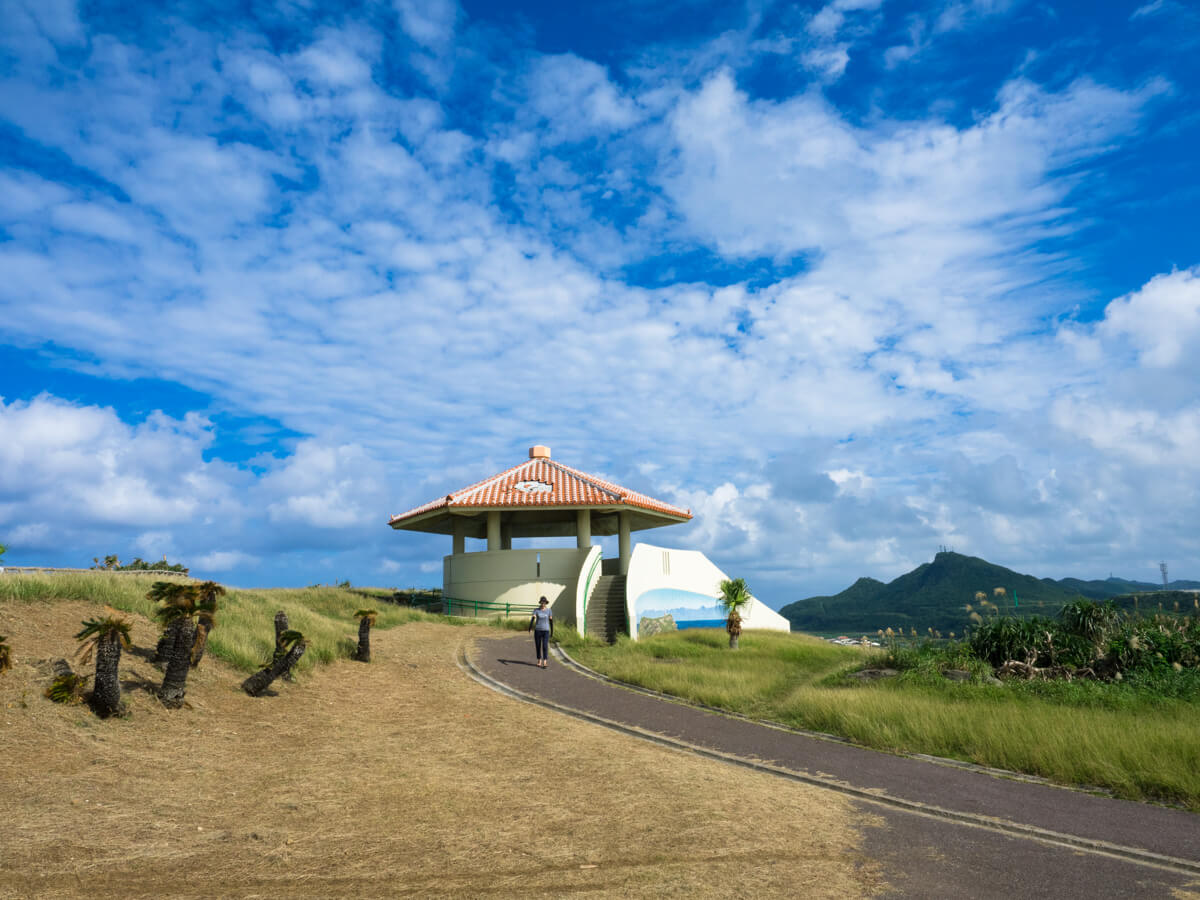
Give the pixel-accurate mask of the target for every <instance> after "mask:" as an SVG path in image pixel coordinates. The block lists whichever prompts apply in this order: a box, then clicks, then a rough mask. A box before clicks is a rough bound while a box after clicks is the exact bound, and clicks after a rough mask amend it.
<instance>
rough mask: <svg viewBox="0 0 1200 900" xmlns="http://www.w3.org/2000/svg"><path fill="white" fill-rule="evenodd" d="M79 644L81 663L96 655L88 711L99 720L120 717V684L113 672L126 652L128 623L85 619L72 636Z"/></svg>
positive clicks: (110, 619) (115, 617) (109, 618)
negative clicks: (123, 652)
mask: <svg viewBox="0 0 1200 900" xmlns="http://www.w3.org/2000/svg"><path fill="white" fill-rule="evenodd" d="M75 638H76V640H79V641H82V642H83V643H82V646H81V647H80V653H81V654H82V655H81V661H82V662H85V663H86V662H87V661H88V660H89V659H90V658H91V656H92V654H93V653H95V655H96V680H95V681H94V682H93V684H92V709H94V710H95V711H96V715H98V716H100V717H101V718H104V719H106V718H108V717H109V716H113V715H119V714H120V713H121V707H122V704H121V681H120V679H119V678H118V677H117V668H118V666H119V665H120V662H121V648H122V647H124V648H125V649H126V650H128V649H129V646H130V644H129V623H128V622H127V621H125V620H124V619H122V618H119V617H117V616H115V615H110V616H107V617H105V618H103V619H87V620H85V621H84V623H83V630H82V631H80V632H79V634H77V635H75Z"/></svg>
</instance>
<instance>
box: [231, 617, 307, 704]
mask: <svg viewBox="0 0 1200 900" xmlns="http://www.w3.org/2000/svg"><path fill="white" fill-rule="evenodd" d="M279 641H280V643H281V644H282V645H283V646H284V647H287V648H288V649H287V651H286V652H285V653H284V654H283V655H282V656H279V657H276V658H275V659H274V660H272V661H271V663H270V664H268V665H266V666H264V667H263V668H261V669H259V670H258V671H257V672H255V673H254V674H253V675H251V676H250V677H249V678H247V679H246V680H245V681H243V682H242V690H244V691H245V692H246V693H247V694H249V695H250V696H251V697H258V696H259V695H261V694H262V693H263V692H264V691H266V689H267V688H269V687H270V686H271V682H273V681H274V680H275V679H276V678H278V677H279V676H280V675H287V674H289V673H290V672H291V671H292V667H293V666H295V665H296V663H298V662H299V661H300V657H302V656H303V655H304V651H305V650H307V649H308V641H307V640H306V639H305V637H304V635H302V634H301V633H300V632H299V631H285V632H284V633H283V634H282V635H280V637H279Z"/></svg>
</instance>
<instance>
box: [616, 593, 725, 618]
mask: <svg viewBox="0 0 1200 900" xmlns="http://www.w3.org/2000/svg"><path fill="white" fill-rule="evenodd" d="M633 611H634V614H635V615H636V616H637V617H638V619H643V618H646V619H658V618H661V617H663V616H665V615H670V616H672V617H673V618H674V619H675V623H676V625H678V627H680V628H684V627H690V628H697V627H701V628H709V627H712V626H710V625H707V624H706V625H687V626H685V625H684V624H683V623H684V622H689V623H690V622H712V621H714V620H717V621H720V622H721V623H722V624H724V622H725V617H724V615H723V614H722V613H721V607H720V606H719V605H718V603H717V598H716V597H714V596H712V595H711V594H701V593H698V592H696V591H684V590H680V589H679V588H654V589H653V590H650V591H644V592H642V593H641V594H639V595H638V598H637V600H636V601H634V604H633Z"/></svg>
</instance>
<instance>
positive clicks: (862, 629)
mask: <svg viewBox="0 0 1200 900" xmlns="http://www.w3.org/2000/svg"><path fill="white" fill-rule="evenodd" d="M998 587H1002V588H1004V596H1003V597H997V596H995V594H994V591H995V589H996V588H998ZM1170 587H1171V588H1172V589H1173V590H1188V589H1195V588H1200V582H1193V581H1175V582H1172V583H1171V585H1170ZM1160 589H1161V586H1160V585H1154V584H1151V583H1148V582H1137V581H1127V580H1124V579H1120V578H1109V579H1106V580H1104V581H1082V580H1080V579H1077V578H1064V579H1062V580H1061V581H1055V580H1054V579H1051V578H1036V577H1034V576H1032V575H1023V574H1021V573H1019V572H1014V571H1013V570H1012V569H1006V568H1005V567H1004V566H997V565H995V564H993V563H990V562H988V561H987V560H985V559H980V558H978V557H975V556H964V555H962V554H960V553H950V552H943V553H939V554H937V555H936V556H935V557H934V558H933V562H929V563H925V564H923V565H920V566H918V567H917V568H915V569H913V571H911V572H909V573H907V574H905V575H901V576H900V577H899V578H897V579H895V580H894V581H891V582H888V583H887V584H884V583H883V582H881V581H876V580H875V579H873V578H860V579H858V581H856V582H854V584H852V585H850V587H848V588H846V590H844V591H842V592H841V593H838V594H834V595H833V596H829V597H809V598H807V599H805V600H798V601H796V602H795V603H789V604H788V605H787V606H785V607H783V609H781V610H780V611H779V612H780V613H781V614H782V615H783V616H785V617H786V618H787V619H788V621H790V622H791V623H792V627H793V628H794V629H796V630H798V631H817V632H830V631H842V632H847V633H857V634H871V633H874V632H875V631H877V630H878V629H881V628H895V629H901V628H903V629H904V631H906V632H907V631H909V630H910V629H913V628H916V629H917V631H919V632H924V631H925V630H926V629H927V628H934V629H937V630H938V631H941V632H943V633H947V632H950V631H954V632H957V633H961V632H962V630H963V629H964V628H965V627H966V626H967V624H968V621H969V620H968V616H969V613H968V612H967V610H966V605H967V604H968V603H974V602H975V594H976V592H978V591H983V592H984V593H986V594H987V595H988V599H989V600H990V601H993V602H995V603H997V605H999V606H1000V608H1001V610H1002V611H1006V612H1010V613H1013V612H1015V613H1017V614H1020V615H1034V614H1040V615H1054V614H1056V613H1057V612H1058V610H1059V609H1060V608H1061V607H1062V606H1063V604H1064V603H1066V602H1067V601H1069V600H1073V599H1076V598H1078V597H1080V596H1084V597H1088V598H1091V599H1095V600H1103V599H1108V598H1110V597H1113V598H1118V597H1124V596H1128V595H1132V594H1137V593H1149V592H1154V591H1157V590H1160ZM1014 597H1015V605H1014ZM1171 599H1172V600H1175V599H1177V598H1176V597H1175V596H1172V598H1171Z"/></svg>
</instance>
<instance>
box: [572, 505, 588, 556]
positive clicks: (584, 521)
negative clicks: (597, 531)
mask: <svg viewBox="0 0 1200 900" xmlns="http://www.w3.org/2000/svg"><path fill="white" fill-rule="evenodd" d="M575 546H576V547H578V548H579V549H580V550H586V549H587V548H588V547H590V546H592V511H591V510H590V509H580V510H576V512H575Z"/></svg>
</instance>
